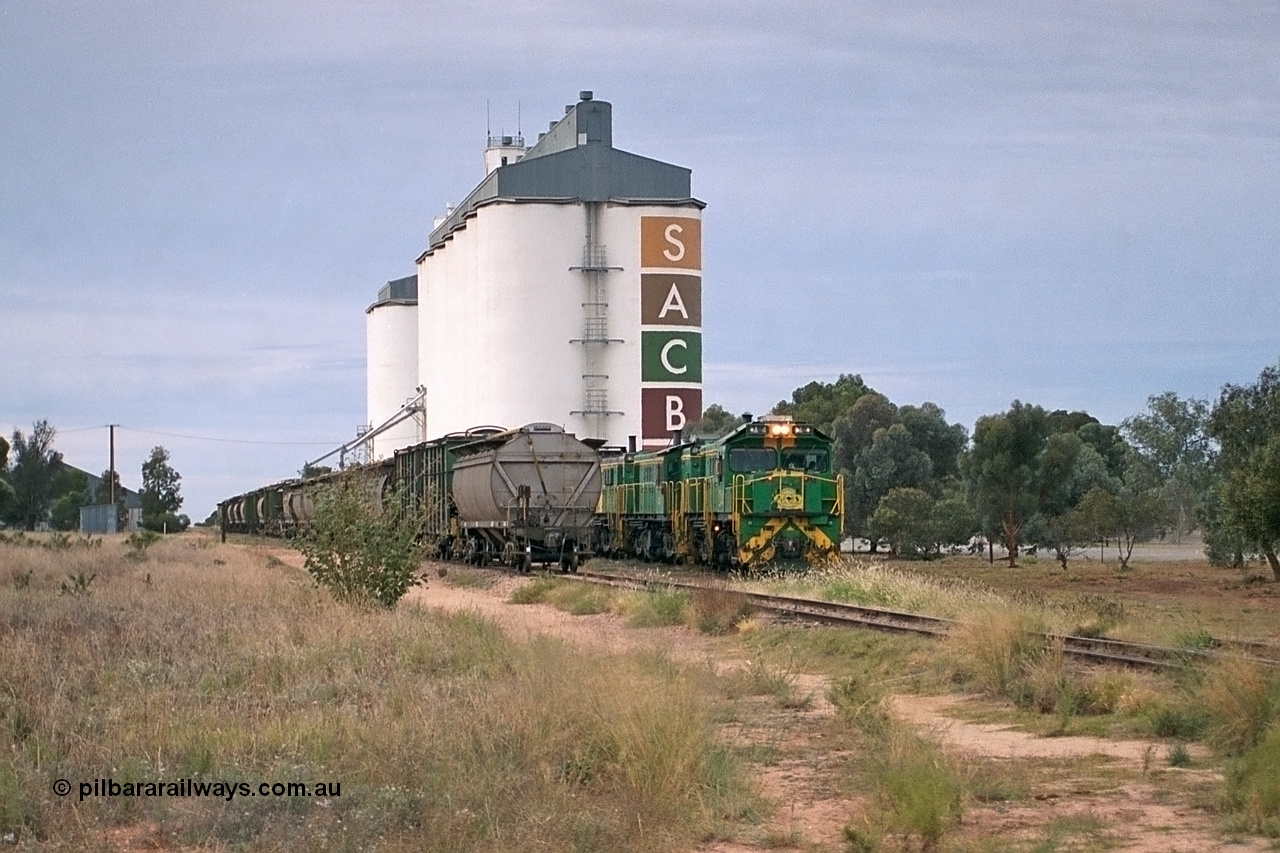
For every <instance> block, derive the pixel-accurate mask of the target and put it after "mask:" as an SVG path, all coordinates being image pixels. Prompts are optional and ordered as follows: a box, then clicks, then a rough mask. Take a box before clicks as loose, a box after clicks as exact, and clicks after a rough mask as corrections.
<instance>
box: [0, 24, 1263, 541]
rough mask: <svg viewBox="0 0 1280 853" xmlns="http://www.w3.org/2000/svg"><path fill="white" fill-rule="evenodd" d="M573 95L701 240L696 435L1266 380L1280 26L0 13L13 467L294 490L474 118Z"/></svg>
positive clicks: (191, 490)
mask: <svg viewBox="0 0 1280 853" xmlns="http://www.w3.org/2000/svg"><path fill="white" fill-rule="evenodd" d="M579 89H592V90H594V91H595V93H596V97H597V98H600V99H604V100H608V101H610V102H612V103H613V104H614V140H615V144H616V145H617V146H618V147H621V148H624V149H626V150H630V151H634V152H637V153H640V154H644V155H646V156H651V157H656V158H658V159H662V160H666V161H669V162H672V163H677V164H679V165H682V166H687V167H689V168H691V169H692V170H693V187H694V194H695V195H697V196H698V197H699V198H701V199H703V200H705V201H706V202H707V204H708V207H707V209H706V211H705V219H704V221H705V227H704V251H705V261H704V264H705V271H704V272H705V279H706V285H705V297H704V298H705V334H706V340H705V348H704V351H705V359H706V371H705V374H706V376H705V380H706V382H705V384H706V399H707V400H708V401H719V402H722V403H724V404H725V405H727V406H728V407H730V408H731V409H734V410H739V411H740V410H744V409H750V410H751V411H755V412H761V411H764V410H766V409H767V408H768V407H769V406H770V405H772V404H773V403H774V402H776V401H777V400H778V399H780V398H781V397H784V396H787V395H789V393H790V391H791V390H792V389H793V388H795V387H796V386H797V385H800V384H803V383H804V382H807V381H809V380H810V379H823V380H831V379H834V378H835V377H836V375H837V374H839V373H841V372H850V373H861V374H862V376H863V377H864V378H865V379H866V380H867V382H868V383H870V384H871V385H873V386H875V387H876V388H878V389H880V390H882V391H884V392H885V393H887V394H888V395H889V396H890V398H892V399H893V400H895V401H896V402H900V403H907V402H910V403H919V402H922V401H924V400H932V401H934V402H936V403H938V404H939V405H940V406H942V407H943V408H944V409H946V410H947V413H948V415H949V416H950V418H951V419H952V420H957V421H960V422H962V423H964V424H965V425H966V426H969V427H972V424H973V421H974V420H975V419H976V418H977V416H979V415H981V414H985V413H989V412H995V411H1000V410H1002V409H1004V408H1006V407H1007V406H1008V404H1009V403H1010V401H1012V400H1013V399H1014V398H1015V397H1016V398H1019V399H1022V400H1025V401H1029V402H1034V403H1039V404H1041V405H1044V406H1046V407H1049V408H1072V409H1078V408H1082V409H1086V410H1088V411H1090V412H1092V413H1094V414H1095V415H1097V416H1098V417H1100V418H1102V419H1103V420H1105V421H1110V422H1117V421H1119V420H1120V419H1122V418H1124V417H1125V416H1127V415H1129V414H1132V413H1134V412H1137V411H1140V410H1141V409H1142V408H1143V406H1144V403H1145V400H1146V397H1147V396H1148V395H1150V394H1155V393H1159V392H1161V391H1165V390H1174V391H1177V392H1179V393H1181V394H1184V395H1195V396H1210V397H1211V396H1215V395H1216V393H1217V391H1218V388H1219V387H1220V386H1221V385H1222V383H1224V382H1228V381H1232V382H1245V381H1249V380H1251V379H1252V378H1253V377H1255V376H1256V375H1257V373H1258V371H1259V370H1260V369H1261V368H1262V367H1263V366H1264V365H1266V364H1269V363H1274V362H1275V360H1276V358H1277V355H1280V299H1278V298H1277V297H1278V296H1280V272H1278V270H1280V6H1278V5H1277V4H1276V3H1274V2H1257V3H1245V2H1241V3H1224V4H1208V3H1203V2H1125V0H1108V2H1096V3H1083V2H1080V3H1077V2H1073V3H1061V2H1054V3H1018V4H1010V3H1004V2H993V3H953V2H914V3H913V2H895V3H891V4H890V3H880V4H871V3H842V4H826V3H816V2H813V3H785V2H783V3H779V2H771V3H753V2H741V0H723V1H722V2H702V3H697V4H691V3H654V2H644V3H610V4H600V3H585V2H581V3H580V2H562V3H550V4H549V3H545V2H539V3H536V4H535V3H509V2H506V3H448V4H446V3H378V2H345V1H344V2H312V0H308V2H272V0H259V2H216V3H214V2H205V3H165V4H157V3H150V2H148V3H142V2H136V3H128V2H109V0H108V2H56V0H54V1H53V2H46V1H45V0H41V2H38V3H32V2H26V0H0V303H2V304H3V309H2V311H0V341H3V342H4V343H5V346H4V352H5V355H6V358H5V367H4V370H3V371H0V430H3V431H4V432H5V433H6V434H7V433H8V432H9V431H11V429H12V428H13V427H15V426H16V427H20V428H23V429H28V428H29V427H30V423H31V421H32V420H33V419H35V418H38V417H45V418H48V419H50V420H51V421H52V422H53V423H54V425H55V426H57V427H59V428H60V429H62V430H63V431H64V432H63V434H62V435H61V436H60V437H59V440H58V447H59V448H61V449H62V450H63V451H64V453H65V454H66V456H67V458H68V460H69V461H70V462H72V463H73V464H76V465H78V466H80V467H84V468H88V469H90V470H94V471H98V470H101V469H103V468H105V467H106V464H107V458H106V454H107V435H106V430H105V429H83V430H81V431H75V432H72V431H71V430H80V429H81V428H86V427H94V426H97V425H102V424H107V423H119V424H122V425H123V427H124V428H123V429H122V430H121V431H120V433H119V436H118V439H117V465H118V467H119V468H120V469H121V470H122V472H123V476H124V480H125V483H126V485H129V486H132V487H136V486H137V481H138V469H139V467H140V465H141V462H142V460H143V458H144V457H145V456H146V454H147V451H148V450H149V448H150V447H151V445H152V444H156V443H161V444H164V445H165V446H167V447H168V448H169V449H170V450H171V451H172V454H173V462H174V465H175V467H176V468H177V469H178V470H179V471H180V472H181V473H182V474H183V477H184V492H185V494H186V495H187V498H188V501H187V505H186V506H185V507H184V509H185V510H186V511H188V512H189V513H190V514H191V515H192V516H193V517H196V518H203V517H204V516H205V515H206V514H208V512H209V511H210V510H211V509H212V507H213V505H214V503H215V502H216V501H217V500H218V499H220V498H222V497H225V496H227V495H230V494H233V493H236V492H239V491H243V490H245V489H248V488H251V487H254V486H257V485H260V484H263V483H266V482H270V481H273V480H276V479H280V478H283V477H286V476H289V475H290V474H292V473H293V472H295V471H296V470H297V469H298V468H299V467H300V466H301V464H302V462H303V461H304V460H305V459H307V458H312V457H314V456H317V455H319V454H320V453H322V452H324V451H325V450H327V449H329V447H332V446H335V445H337V444H338V443H340V442H341V441H343V440H345V439H347V438H349V437H350V436H351V435H352V434H353V432H354V428H355V425H356V424H358V423H360V422H361V421H362V420H363V419H364V400H365V397H364V313H363V310H364V308H365V307H366V306H367V305H368V304H369V302H370V301H371V300H372V299H373V296H374V294H375V293H376V291H377V289H378V287H379V286H380V285H381V284H382V283H384V282H385V281H386V280H387V279H390V278H397V277H400V276H403V275H408V274H411V273H412V272H413V261H414V258H415V257H417V255H418V254H419V253H420V252H421V250H422V249H423V247H424V241H425V236H426V234H427V232H428V231H429V230H430V227H431V219H432V217H433V216H434V215H435V214H436V213H438V212H439V211H440V210H441V209H442V208H443V206H444V204H445V202H447V201H455V202H456V201H459V200H461V198H462V197H463V196H464V195H465V194H466V193H467V192H468V191H469V190H470V189H471V188H472V187H473V186H474V185H475V183H476V182H477V181H478V180H479V178H480V177H481V151H482V147H483V144H484V138H485V131H486V128H485V104H486V100H487V101H488V102H489V105H490V114H491V116H492V124H493V130H494V131H495V132H500V131H505V132H512V131H514V130H515V129H516V121H517V119H516V113H517V104H518V103H519V104H520V110H521V114H522V119H523V122H522V123H523V129H524V131H525V134H526V136H528V137H530V138H532V137H534V136H536V133H537V131H538V130H540V129H545V127H546V123H547V122H548V121H549V120H552V119H556V118H558V117H559V116H561V115H562V114H563V105H564V104H567V103H570V102H572V101H573V100H574V99H575V98H576V95H577V92H578V90H579ZM166 434H167V435H166ZM180 436H207V437H210V438H219V439H224V441H220V442H214V441H204V440H197V439H192V438H184V437H180ZM227 439H229V440H234V441H225V440H227ZM240 442H247V443H240ZM265 442H315V444H266V443H265Z"/></svg>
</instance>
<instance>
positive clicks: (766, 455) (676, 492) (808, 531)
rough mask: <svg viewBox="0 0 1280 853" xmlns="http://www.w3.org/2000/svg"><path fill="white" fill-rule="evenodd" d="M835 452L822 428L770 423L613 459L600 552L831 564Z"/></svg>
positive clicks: (835, 538)
mask: <svg viewBox="0 0 1280 853" xmlns="http://www.w3.org/2000/svg"><path fill="white" fill-rule="evenodd" d="M831 451H832V441H831V439H830V438H829V437H828V436H826V435H825V434H823V433H822V432H820V431H819V430H817V429H815V428H814V427H812V426H808V425H806V424H797V423H795V421H794V420H792V419H791V418H790V417H787V416H780V415H769V416H765V417H763V418H761V419H759V420H756V421H752V422H750V423H746V424H743V425H742V426H740V427H738V428H737V429H735V430H734V431H733V432H731V433H729V434H728V435H726V436H724V437H723V438H720V439H717V440H715V441H711V442H705V443H704V442H692V443H686V444H681V445H678V446H674V447H669V448H664V449H662V450H652V451H642V452H631V453H615V454H611V455H608V456H606V457H605V458H604V459H603V460H602V463H601V474H602V478H603V486H602V490H601V494H600V504H599V511H598V512H597V525H598V527H597V550H598V551H600V552H604V553H609V554H613V555H627V556H636V557H640V558H642V559H646V560H664V561H687V562H696V563H702V564H704V565H710V566H718V567H725V568H728V567H744V568H756V567H759V566H763V565H766V564H770V563H787V562H804V563H807V564H809V565H818V564H821V563H824V562H826V561H828V560H831V559H833V558H835V557H837V556H838V553H839V547H840V540H841V538H842V537H841V534H842V523H843V518H844V483H843V478H842V477H841V476H839V475H836V474H833V473H832V453H831Z"/></svg>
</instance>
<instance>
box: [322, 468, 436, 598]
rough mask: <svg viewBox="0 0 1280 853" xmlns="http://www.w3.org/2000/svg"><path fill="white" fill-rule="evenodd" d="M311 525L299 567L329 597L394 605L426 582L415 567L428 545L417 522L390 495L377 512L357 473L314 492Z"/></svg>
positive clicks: (373, 501) (401, 503)
mask: <svg viewBox="0 0 1280 853" xmlns="http://www.w3.org/2000/svg"><path fill="white" fill-rule="evenodd" d="M313 500H314V505H315V511H314V514H313V516H312V520H311V526H310V527H309V528H308V529H307V530H306V531H305V532H304V533H303V534H302V537H301V539H300V542H299V546H298V547H299V550H301V551H302V556H303V565H304V566H305V567H306V569H307V571H308V572H309V573H310V574H311V577H312V578H313V579H314V580H315V582H316V583H317V584H318V585H319V586H322V587H324V588H325V589H327V590H329V592H330V593H331V594H332V595H333V596H334V598H336V599H338V600H339V601H343V602H346V603H351V604H376V605H379V606H382V607H394V606H395V604H396V602H398V601H399V600H400V599H401V598H402V597H403V596H404V594H405V593H406V592H408V591H409V588H410V587H412V586H416V585H418V584H421V583H425V582H426V577H425V575H423V574H420V573H419V572H418V567H419V566H420V565H421V563H422V560H423V558H424V556H425V554H426V552H427V550H428V548H429V547H430V546H431V545H432V544H433V543H431V542H429V541H428V540H427V538H426V537H425V536H424V535H423V530H422V522H421V520H415V519H414V518H413V517H412V516H410V515H408V514H406V513H404V512H401V511H400V507H402V506H404V502H403V501H401V500H400V499H399V496H397V495H395V494H392V495H391V496H389V497H388V498H387V499H386V501H385V504H384V505H385V507H386V509H385V510H380V508H379V507H378V505H377V503H376V496H372V495H371V494H370V491H369V487H368V484H367V482H365V481H364V480H363V479H362V477H361V474H360V473H359V472H358V471H353V472H351V473H349V474H345V475H343V476H342V477H339V478H338V479H337V480H334V481H333V482H331V483H326V484H325V485H323V486H321V487H319V488H318V489H317V490H316V493H315V498H314V499H313Z"/></svg>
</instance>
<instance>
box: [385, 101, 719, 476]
mask: <svg viewBox="0 0 1280 853" xmlns="http://www.w3.org/2000/svg"><path fill="white" fill-rule="evenodd" d="M484 160H485V169H486V173H487V174H486V175H485V177H484V179H483V180H482V181H481V182H480V184H479V185H478V186H476V187H475V189H473V190H472V191H471V193H470V194H469V195H468V196H467V197H466V198H465V199H464V200H463V202H462V203H461V204H459V205H457V206H456V207H452V206H451V207H450V208H449V209H448V210H447V212H446V215H445V216H444V217H442V218H441V219H438V220H436V225H435V228H434V230H433V231H432V232H431V234H430V237H429V238H428V242H427V248H426V250H425V251H424V252H423V253H422V255H421V256H420V257H419V258H418V261H417V265H418V269H417V281H416V283H417V288H416V301H417V305H416V308H409V307H408V301H407V300H405V301H401V302H397V301H395V300H394V299H393V300H391V301H390V302H385V303H384V300H383V295H384V294H387V293H388V288H383V294H380V295H379V301H378V302H377V303H375V304H374V306H373V307H371V308H370V309H369V422H370V425H371V426H372V427H375V428H376V427H378V426H379V425H380V424H382V423H383V422H384V421H386V420H387V418H389V417H392V416H393V415H395V414H396V413H397V411H399V408H400V407H401V406H402V405H403V404H404V403H405V401H406V399H407V398H409V397H412V396H414V395H415V394H416V393H418V392H419V391H421V390H422V389H425V397H424V398H423V404H424V407H425V416H424V417H423V418H422V419H421V423H415V422H414V421H415V419H409V420H407V421H405V422H404V423H402V424H400V425H397V426H396V427H393V428H391V429H389V430H387V431H385V432H383V433H381V434H379V435H378V436H377V437H376V438H375V443H374V448H375V453H374V456H375V458H382V457H384V456H386V455H388V454H389V453H390V452H391V450H392V449H394V448H393V445H395V446H404V445H407V444H411V443H413V442H415V441H418V440H421V439H422V438H424V437H425V438H434V437H437V436H442V435H445V434H447V433H450V432H456V431H460V430H465V429H468V428H470V427H474V426H479V425H489V424H493V425H498V426H503V427H508V428H514V427H519V426H521V425H523V424H527V423H532V422H535V421H549V422H552V423H556V424H560V425H563V426H564V428H565V429H566V430H567V431H569V432H572V433H575V434H577V435H578V436H579V437H582V438H599V439H604V440H605V441H606V442H607V443H609V444H612V445H622V446H626V445H628V444H630V443H631V442H635V443H636V444H640V445H645V446H651V447H653V446H663V445H665V444H667V443H668V442H669V441H670V438H671V433H672V432H673V431H675V430H678V429H680V428H682V427H683V426H684V425H685V424H686V422H687V421H689V420H695V419H697V418H698V416H699V415H700V414H701V411H702V209H703V207H704V204H703V203H702V202H701V201H698V200H697V199H695V198H693V197H692V196H691V194H690V171H689V170H688V169H686V168H683V167H680V166H674V165H671V164H669V163H663V162H660V161H657V160H653V159H650V158H647V157H641V156H639V155H636V154H631V153H628V152H626V151H621V150H618V149H616V148H614V147H613V122H612V106H611V105H610V104H608V103H606V102H604V101H597V100H594V99H593V98H592V95H591V93H590V92H582V93H580V95H579V101H578V103H576V104H573V105H570V106H567V107H566V108H565V115H564V117H563V118H561V119H560V120H559V121H556V122H553V123H552V124H551V127H550V129H549V130H548V131H547V132H546V133H543V134H540V135H539V138H538V141H537V143H536V144H535V145H533V146H532V147H529V148H525V146H524V140H523V139H522V138H521V137H519V136H515V137H511V136H502V137H490V139H489V144H488V147H487V149H486V151H485V158H484ZM396 284H397V282H391V283H390V284H389V285H388V287H391V286H392V285H396ZM393 289H394V288H393ZM391 309H394V311H395V312H396V313H394V314H393V313H392V311H391ZM401 310H407V311H416V327H415V331H414V334H415V335H416V349H415V350H414V351H413V352H412V353H409V352H408V350H407V348H406V347H405V344H404V340H403V335H404V330H405V329H407V328H409V327H408V325H407V321H405V320H403V319H402V315H401V314H400V313H398V312H400V311H401ZM383 312H386V313H385V314H384V313H383ZM384 316H385V317H386V320H385V321H384V320H383V319H382V318H383V317H384ZM383 323H385V325H379V324H383ZM375 337H380V339H381V340H382V341H385V346H383V345H382V344H379V347H380V348H379V349H377V352H376V353H375V344H374V339H375ZM392 350H394V352H393V351H392ZM375 355H376V358H375ZM384 356H385V358H384ZM410 366H412V369H413V370H415V371H416V373H415V374H414V381H412V382H410V381H407V378H406V373H405V371H406V370H407V369H408V368H409V367H410ZM375 389H377V390H376V391H375ZM397 442H399V444H397Z"/></svg>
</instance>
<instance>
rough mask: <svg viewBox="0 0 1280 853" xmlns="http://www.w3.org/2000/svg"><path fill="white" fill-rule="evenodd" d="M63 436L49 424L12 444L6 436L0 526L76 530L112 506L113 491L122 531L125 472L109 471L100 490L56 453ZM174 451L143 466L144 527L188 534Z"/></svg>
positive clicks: (0, 465) (157, 454) (160, 451)
mask: <svg viewBox="0 0 1280 853" xmlns="http://www.w3.org/2000/svg"><path fill="white" fill-rule="evenodd" d="M56 437H57V430H55V429H54V428H53V426H52V425H51V424H50V423H49V422H48V421H47V420H39V421H36V422H35V423H34V424H33V425H32V428H31V432H30V433H24V432H23V431H22V430H20V429H15V430H14V431H13V437H12V441H9V440H6V439H5V438H4V437H3V436H0V521H3V522H4V523H5V524H6V525H9V526H11V527H19V528H22V529H24V530H35V529H36V528H37V527H38V526H39V525H41V524H48V525H49V527H51V528H52V529H54V530H75V529H76V528H77V527H78V526H79V524H80V509H81V508H82V507H85V506H92V505H103V504H110V503H111V500H112V497H111V496H112V493H113V489H112V485H113V483H114V486H115V489H114V494H115V498H116V501H115V503H116V518H117V522H118V529H120V530H123V529H124V527H125V521H126V519H127V517H128V516H127V510H126V508H125V491H124V488H123V487H122V486H121V485H120V473H119V471H115V472H112V471H110V470H107V471H103V472H102V476H101V477H100V478H99V479H98V481H97V483H96V486H95V487H94V488H90V481H89V477H88V475H87V474H85V473H84V472H83V471H80V470H77V469H76V468H73V467H71V466H70V465H67V464H66V463H65V462H64V461H63V458H62V453H60V452H59V451H57V450H55V449H54V447H53V442H54V439H55V438H56ZM169 461H170V455H169V451H168V450H166V449H165V448H164V447H162V446H160V445H157V446H156V447H153V448H152V449H151V454H150V456H148V457H147V459H146V460H145V461H144V462H143V463H142V489H141V490H140V491H139V492H138V497H139V499H140V502H141V504H142V522H141V523H142V526H143V527H144V528H146V529H147V530H155V531H158V532H160V531H165V530H167V531H169V532H170V533H173V532H178V531H182V530H185V529H186V528H187V527H188V526H189V525H190V524H191V520H190V519H189V518H188V517H187V516H186V515H184V514H180V513H179V512H178V510H179V509H181V507H182V494H181V482H182V476H181V475H180V474H179V473H178V472H177V471H175V470H174V469H173V467H172V466H171V465H170V464H169Z"/></svg>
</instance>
